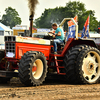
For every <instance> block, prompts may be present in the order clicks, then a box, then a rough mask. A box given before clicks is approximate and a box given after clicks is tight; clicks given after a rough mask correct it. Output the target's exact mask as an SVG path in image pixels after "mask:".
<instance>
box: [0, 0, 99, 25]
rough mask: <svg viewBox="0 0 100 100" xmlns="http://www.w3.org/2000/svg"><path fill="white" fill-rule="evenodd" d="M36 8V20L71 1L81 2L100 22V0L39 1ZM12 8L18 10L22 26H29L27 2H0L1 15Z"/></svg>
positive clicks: (18, 0) (15, 0)
mask: <svg viewBox="0 0 100 100" xmlns="http://www.w3.org/2000/svg"><path fill="white" fill-rule="evenodd" d="M38 1H39V4H38V5H37V6H36V11H35V16H34V19H35V18H38V17H40V16H41V14H42V13H43V12H44V10H45V9H48V8H55V7H59V6H63V7H64V6H65V5H66V3H67V2H69V1H80V2H82V3H84V4H85V7H86V9H87V10H94V11H95V17H96V18H97V20H98V21H100V11H99V10H100V0H38ZM9 6H10V7H12V8H14V9H16V11H17V12H18V13H19V16H20V17H21V19H22V23H21V24H22V25H29V8H28V2H27V0H0V15H1V16H2V15H3V14H4V13H5V8H8V7H9Z"/></svg>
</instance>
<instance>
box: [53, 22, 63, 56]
mask: <svg viewBox="0 0 100 100" xmlns="http://www.w3.org/2000/svg"><path fill="white" fill-rule="evenodd" d="M52 28H53V29H54V30H55V33H53V32H52V34H53V37H54V38H55V39H54V54H57V44H60V43H63V42H64V32H63V30H62V29H61V28H59V27H58V26H57V24H56V23H54V24H52Z"/></svg>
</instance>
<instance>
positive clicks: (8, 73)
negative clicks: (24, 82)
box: [0, 70, 18, 78]
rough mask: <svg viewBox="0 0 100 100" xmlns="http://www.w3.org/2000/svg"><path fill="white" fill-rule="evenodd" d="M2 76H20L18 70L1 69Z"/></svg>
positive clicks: (0, 74) (0, 75)
mask: <svg viewBox="0 0 100 100" xmlns="http://www.w3.org/2000/svg"><path fill="white" fill-rule="evenodd" d="M0 77H7V78H10V77H18V72H13V71H2V70H0Z"/></svg>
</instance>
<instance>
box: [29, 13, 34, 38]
mask: <svg viewBox="0 0 100 100" xmlns="http://www.w3.org/2000/svg"><path fill="white" fill-rule="evenodd" d="M29 20H30V37H32V29H33V14H32V15H30V17H29Z"/></svg>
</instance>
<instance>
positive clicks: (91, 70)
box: [82, 51, 100, 83]
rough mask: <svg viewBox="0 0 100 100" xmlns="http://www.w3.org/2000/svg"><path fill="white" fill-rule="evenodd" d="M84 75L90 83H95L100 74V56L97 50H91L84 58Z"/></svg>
mask: <svg viewBox="0 0 100 100" xmlns="http://www.w3.org/2000/svg"><path fill="white" fill-rule="evenodd" d="M82 71H83V77H84V79H85V80H86V81H88V82H89V83H94V82H95V81H96V80H97V79H98V78H99V76H100V57H99V54H98V53H97V52H95V51H90V52H88V53H87V55H86V56H85V57H84V59H83V65H82Z"/></svg>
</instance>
